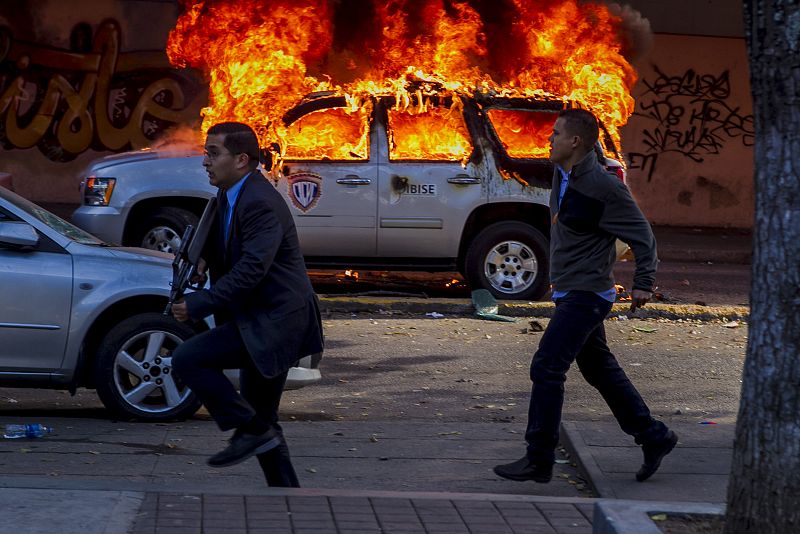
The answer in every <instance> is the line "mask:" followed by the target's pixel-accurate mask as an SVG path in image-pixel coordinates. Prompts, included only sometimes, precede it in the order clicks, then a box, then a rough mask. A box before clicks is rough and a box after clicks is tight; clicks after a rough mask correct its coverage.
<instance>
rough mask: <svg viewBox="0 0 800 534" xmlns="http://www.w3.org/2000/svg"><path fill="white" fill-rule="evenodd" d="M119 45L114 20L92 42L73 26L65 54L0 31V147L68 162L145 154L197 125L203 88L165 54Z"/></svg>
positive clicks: (86, 31)
mask: <svg viewBox="0 0 800 534" xmlns="http://www.w3.org/2000/svg"><path fill="white" fill-rule="evenodd" d="M120 41H121V35H120V28H119V24H118V23H117V22H115V21H105V22H103V23H102V24H101V25H100V26H99V28H98V29H97V32H96V33H95V35H94V36H93V37H92V29H91V26H89V25H88V24H85V23H82V24H78V25H76V26H75V27H74V28H73V30H72V33H71V36H70V48H69V49H56V48H52V47H48V46H44V45H39V44H31V43H26V42H22V41H15V40H14V38H13V35H12V33H11V31H10V30H9V29H8V28H3V27H0V144H1V145H2V147H3V148H4V149H6V150H8V149H13V148H31V147H34V146H35V147H38V148H39V150H40V151H41V152H42V153H43V154H44V155H45V156H47V157H48V158H49V159H50V160H52V161H70V160H72V159H74V158H75V157H76V156H77V155H78V154H80V153H82V152H84V151H86V150H87V149H90V148H91V149H94V150H99V151H106V150H111V151H119V150H125V149H130V148H134V149H135V148H141V147H145V146H148V145H150V144H151V143H152V141H154V140H156V139H157V138H158V137H159V136H160V135H162V134H163V133H164V132H165V131H166V130H167V129H168V128H169V127H171V126H173V125H175V124H183V123H189V122H191V121H193V120H196V119H197V118H198V117H199V109H200V107H201V105H202V103H203V102H202V100H204V99H205V94H204V93H203V90H204V86H203V85H202V82H201V81H200V80H198V79H196V78H195V77H194V76H193V75H192V74H191V73H187V72H181V71H176V70H174V69H171V68H170V65H169V62H168V60H167V58H166V55H165V54H164V52H163V51H152V52H151V51H140V52H121V51H120ZM201 93H203V94H201Z"/></svg>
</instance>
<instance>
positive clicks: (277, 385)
mask: <svg viewBox="0 0 800 534" xmlns="http://www.w3.org/2000/svg"><path fill="white" fill-rule="evenodd" d="M172 367H173V369H174V370H175V373H177V375H178V377H179V378H180V379H181V380H182V381H183V382H184V383H185V384H186V385H188V386H189V387H190V388H191V390H192V391H193V392H194V393H195V394H196V395H197V397H198V398H199V399H200V401H201V402H202V403H203V404H204V405H205V407H206V409H207V410H208V412H209V413H210V414H211V417H213V418H214V421H216V422H217V425H219V428H220V429H221V430H230V429H231V428H237V427H240V426H242V425H244V424H245V423H247V422H249V421H250V420H251V419H253V417H256V416H258V418H259V419H261V420H262V421H263V422H265V423H267V424H269V425H271V426H272V427H273V428H274V429H275V430H276V431H277V432H278V433H279V434H280V435H281V444H280V445H279V446H278V447H276V448H274V449H272V450H270V451H268V452H265V453H263V454H259V455H258V456H257V458H258V463H259V464H260V465H261V469H262V470H263V471H264V476H265V477H266V480H267V484H268V485H270V486H279V487H295V488H296V487H300V483H299V482H298V480H297V474H296V473H295V471H294V467H292V461H291V458H290V456H289V447H288V446H287V445H286V440H285V439H283V431H282V430H281V426H280V424H278V407H279V406H280V402H281V394H282V393H283V386H284V384H285V383H286V376H287V374H288V373H283V374H281V375H278V376H276V377H273V378H265V377H264V376H263V375H262V374H261V372H260V371H259V370H258V369H257V368H256V366H255V364H254V363H253V360H252V358H251V357H250V355H249V354H248V353H247V349H246V348H245V346H244V342H243V341H242V337H241V335H239V330H238V329H237V328H236V325H235V324H234V323H233V322H228V323H225V324H223V325H222V326H219V327H217V328H214V329H213V330H209V331H208V332H203V333H202V334H199V335H197V336H194V337H192V338H190V339H189V340H187V341H185V342H184V343H183V344H181V345H179V346H178V348H177V349H175V352H174V353H173V355H172ZM225 369H240V372H239V386H240V390H241V394H240V393H239V392H237V391H236V388H234V387H233V384H232V383H231V381H230V380H228V378H227V377H226V376H225V375H224V373H223V370H225Z"/></svg>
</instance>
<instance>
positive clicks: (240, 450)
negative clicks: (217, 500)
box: [207, 428, 281, 467]
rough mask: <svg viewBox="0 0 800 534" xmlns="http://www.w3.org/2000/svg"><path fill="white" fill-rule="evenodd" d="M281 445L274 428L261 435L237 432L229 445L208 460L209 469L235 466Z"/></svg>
mask: <svg viewBox="0 0 800 534" xmlns="http://www.w3.org/2000/svg"><path fill="white" fill-rule="evenodd" d="M280 443H281V438H280V436H279V435H278V433H277V432H276V431H275V429H274V428H270V429H269V430H267V431H266V432H264V433H263V434H259V435H255V434H247V433H245V432H240V431H239V430H237V431H236V432H234V434H233V437H232V438H231V440H230V445H228V446H227V447H225V449H224V450H222V451H220V452H218V453H217V454H215V455H214V456H212V457H211V458H209V459H208V462H207V463H208V465H210V466H211V467H228V466H229V465H236V464H238V463H240V462H243V461H245V460H247V459H248V458H250V457H251V456H253V455H256V454H261V453H262V452H267V451H269V450H272V449H274V448H275V447H277V446H278V445H280Z"/></svg>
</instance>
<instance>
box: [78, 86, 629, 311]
mask: <svg viewBox="0 0 800 534" xmlns="http://www.w3.org/2000/svg"><path fill="white" fill-rule="evenodd" d="M408 95H411V96H410V98H409V96H408ZM564 107H565V103H564V102H563V101H560V100H549V99H545V98H542V99H535V98H504V97H490V96H485V97H464V96H442V95H428V96H424V95H422V94H421V93H419V92H418V93H416V94H415V93H413V92H411V93H406V96H405V98H403V97H397V96H393V95H386V96H376V97H371V98H369V99H368V100H366V101H364V102H361V103H360V104H359V105H357V106H354V105H352V102H350V101H349V100H348V99H347V98H346V97H344V96H340V95H337V94H331V93H317V94H313V95H310V96H307V97H306V98H305V99H303V101H301V102H300V103H299V104H297V105H296V106H295V107H294V108H292V109H291V110H290V111H289V112H287V113H286V114H285V115H284V117H283V125H284V126H285V137H284V138H283V140H282V143H281V145H280V146H279V148H278V149H277V152H276V157H275V159H274V160H273V163H272V168H271V169H269V172H268V173H267V177H268V179H269V180H270V181H271V182H272V183H273V184H274V185H275V187H276V188H277V189H278V190H279V191H280V192H281V193H282V194H283V196H284V198H285V199H286V202H287V203H288V204H289V206H290V209H291V211H292V214H293V215H294V218H295V223H296V225H297V230H298V233H299V237H300V243H301V247H302V249H303V253H304V255H305V259H306V263H307V265H308V266H309V267H314V268H357V269H358V268H361V269H386V270H390V269H394V270H424V271H452V270H457V271H459V272H460V273H462V274H463V275H464V277H465V278H466V280H467V281H468V283H469V284H470V286H471V287H472V288H473V289H476V288H485V289H488V290H489V291H490V292H491V293H492V294H494V295H495V296H496V297H498V298H506V299H524V300H535V299H540V298H542V297H543V296H544V295H545V294H546V293H547V291H548V254H549V247H548V238H547V236H548V234H549V231H548V227H549V224H550V217H549V208H548V202H549V194H550V186H551V179H552V171H553V169H552V165H551V164H550V163H549V161H548V160H547V155H548V146H549V144H548V137H549V135H550V131H551V128H552V125H553V123H554V122H555V119H556V116H557V113H558V112H559V111H560V110H561V109H563V108H564ZM601 137H602V147H601V146H600V143H598V146H597V151H598V155H599V156H600V157H603V158H605V162H606V166H607V167H608V169H609V170H610V171H611V172H614V173H616V174H617V175H618V176H619V178H620V179H624V169H623V166H622V165H621V164H620V163H619V161H618V160H619V154H618V153H617V151H616V148H615V147H614V144H613V142H612V140H611V137H610V136H609V135H608V132H606V131H605V130H603V135H602V136H601ZM605 151H608V152H610V154H611V155H613V156H615V157H616V158H617V160H614V159H609V158H606V156H605ZM201 162H202V154H201V153H200V152H199V151H195V152H193V153H188V152H187V153H176V152H175V151H174V150H171V151H158V150H149V149H148V150H143V151H139V152H131V153H125V154H118V155H114V156H109V157H106V158H103V159H100V160H97V161H95V162H93V163H92V164H91V166H90V167H89V168H88V170H87V173H86V176H85V178H84V180H83V182H82V184H81V192H82V198H83V205H82V206H81V207H80V208H79V209H78V210H77V211H76V212H75V213H74V214H73V216H72V218H73V221H74V222H75V223H76V224H77V225H78V226H80V227H81V228H83V229H85V230H87V231H89V232H91V233H93V234H95V235H97V236H99V237H100V238H102V239H103V240H106V241H109V242H116V243H122V244H123V245H135V246H142V247H146V248H151V249H156V250H162V251H165V252H172V251H174V250H175V249H177V247H178V245H179V243H180V236H181V235H182V234H183V229H184V228H185V227H186V225H188V224H193V223H195V222H196V221H197V219H198V217H199V215H200V213H201V212H202V210H203V207H204V205H205V203H206V200H207V199H208V198H210V197H211V196H212V195H213V194H214V193H215V188H214V187H212V186H211V185H209V183H208V179H207V177H206V174H205V172H204V169H203V166H202V164H201Z"/></svg>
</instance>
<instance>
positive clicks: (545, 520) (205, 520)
mask: <svg viewBox="0 0 800 534" xmlns="http://www.w3.org/2000/svg"><path fill="white" fill-rule="evenodd" d="M301 491H302V490H301ZM320 491H321V490H320ZM287 493H289V494H288V495H214V494H208V493H204V494H186V493H147V494H146V496H145V499H144V502H143V503H142V507H141V509H140V512H139V514H138V517H137V519H136V522H135V524H134V528H133V530H132V533H133V534H167V533H169V534H189V533H192V534H198V533H202V534H212V533H225V534H266V533H270V534H367V533H376V534H377V533H380V534H392V533H402V534H423V533H426V534H427V533H432V534H434V533H435V534H461V533H463V534H522V533H526V534H527V533H530V534H539V533H542V534H590V533H591V532H592V511H593V506H594V502H593V500H590V499H587V500H586V502H556V500H555V499H542V498H538V499H529V500H520V499H502V498H498V499H492V498H488V499H487V498H484V499H479V498H470V497H465V496H463V495H455V494H442V496H441V497H437V496H427V495H426V496H424V497H421V496H420V494H410V495H409V497H407V498H404V497H402V496H391V497H389V496H348V495H310V496H306V495H292V494H291V493H292V491H291V490H289V491H288V492H287Z"/></svg>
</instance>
